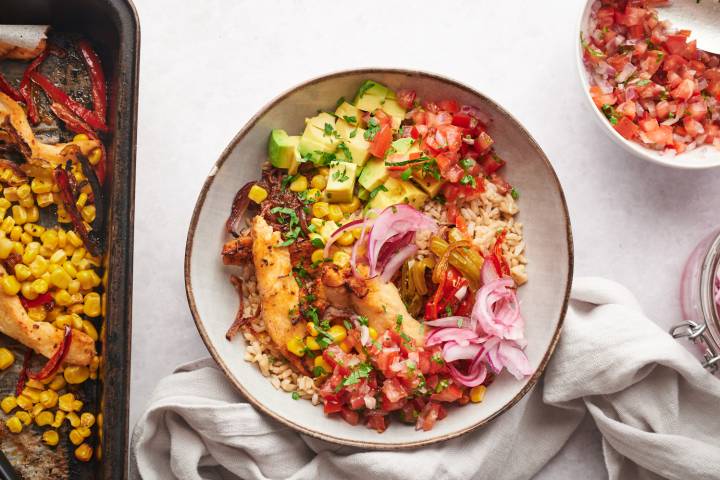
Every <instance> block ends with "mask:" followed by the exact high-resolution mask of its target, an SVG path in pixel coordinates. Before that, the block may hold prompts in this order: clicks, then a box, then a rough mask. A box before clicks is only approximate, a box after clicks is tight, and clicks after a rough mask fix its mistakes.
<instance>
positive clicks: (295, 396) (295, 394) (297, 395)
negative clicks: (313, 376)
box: [292, 392, 300, 400]
mask: <svg viewBox="0 0 720 480" xmlns="http://www.w3.org/2000/svg"><path fill="white" fill-rule="evenodd" d="M292 399H293V400H300V394H299V393H298V392H292Z"/></svg>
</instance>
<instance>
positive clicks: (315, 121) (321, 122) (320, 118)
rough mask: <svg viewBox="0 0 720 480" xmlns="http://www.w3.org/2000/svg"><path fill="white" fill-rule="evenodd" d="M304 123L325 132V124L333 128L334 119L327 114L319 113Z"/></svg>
mask: <svg viewBox="0 0 720 480" xmlns="http://www.w3.org/2000/svg"><path fill="white" fill-rule="evenodd" d="M305 123H306V124H308V125H313V126H314V127H317V128H319V129H320V130H325V124H329V125H330V126H331V127H332V128H335V117H334V116H333V115H332V114H330V113H327V112H320V113H318V114H317V115H316V116H314V117H312V118H307V119H305Z"/></svg>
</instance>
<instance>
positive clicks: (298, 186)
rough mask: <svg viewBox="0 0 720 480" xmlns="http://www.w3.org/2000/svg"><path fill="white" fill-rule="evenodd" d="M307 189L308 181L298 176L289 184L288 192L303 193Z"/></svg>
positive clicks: (302, 176)
mask: <svg viewBox="0 0 720 480" xmlns="http://www.w3.org/2000/svg"><path fill="white" fill-rule="evenodd" d="M307 188H308V181H307V177H306V176H305V175H298V176H297V177H295V178H294V179H293V181H292V182H290V191H292V192H304V191H305V190H307Z"/></svg>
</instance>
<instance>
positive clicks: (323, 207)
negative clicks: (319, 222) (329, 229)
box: [312, 202, 330, 218]
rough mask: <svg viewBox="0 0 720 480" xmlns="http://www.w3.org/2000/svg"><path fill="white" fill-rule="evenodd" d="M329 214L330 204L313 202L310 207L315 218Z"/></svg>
mask: <svg viewBox="0 0 720 480" xmlns="http://www.w3.org/2000/svg"><path fill="white" fill-rule="evenodd" d="M328 213H330V204H329V203H327V202H315V203H313V206H312V214H313V216H314V217H317V218H324V217H325V216H327V214H328Z"/></svg>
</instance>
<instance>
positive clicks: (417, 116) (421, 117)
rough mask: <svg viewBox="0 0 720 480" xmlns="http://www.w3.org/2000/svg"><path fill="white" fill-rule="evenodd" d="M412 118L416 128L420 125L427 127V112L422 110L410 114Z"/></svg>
mask: <svg viewBox="0 0 720 480" xmlns="http://www.w3.org/2000/svg"><path fill="white" fill-rule="evenodd" d="M410 118H412V122H413V123H414V124H415V126H416V127H417V126H418V125H425V124H426V123H427V112H426V111H424V110H420V109H416V110H413V111H412V112H411V114H410Z"/></svg>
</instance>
